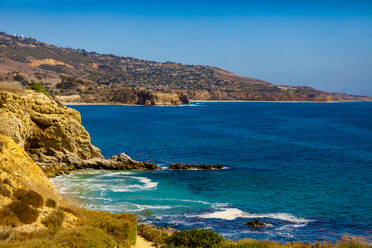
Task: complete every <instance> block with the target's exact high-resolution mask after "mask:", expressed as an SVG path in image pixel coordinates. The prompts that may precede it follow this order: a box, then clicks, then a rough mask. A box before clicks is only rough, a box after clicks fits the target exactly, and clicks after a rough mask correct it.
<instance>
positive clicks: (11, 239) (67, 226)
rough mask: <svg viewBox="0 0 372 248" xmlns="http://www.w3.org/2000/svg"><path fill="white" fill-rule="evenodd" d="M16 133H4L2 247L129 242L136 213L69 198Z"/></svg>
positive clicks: (0, 155) (0, 142)
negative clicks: (89, 206)
mask: <svg viewBox="0 0 372 248" xmlns="http://www.w3.org/2000/svg"><path fill="white" fill-rule="evenodd" d="M66 202H68V201H64V200H63V199H62V198H61V197H60V196H59V195H58V194H57V193H56V190H55V188H54V187H53V185H52V184H51V183H50V182H49V180H48V178H47V177H46V176H45V174H44V173H43V171H42V170H41V168H40V167H39V166H38V165H37V164H36V163H35V162H34V161H33V160H32V159H31V158H30V157H29V156H28V154H27V153H26V152H25V151H24V150H23V149H22V147H21V146H19V145H18V144H16V143H15V142H14V141H13V140H12V138H10V137H7V136H5V135H0V247H9V248H10V247H48V248H51V247H86V248H88V247H92V244H94V247H128V248H129V247H130V246H131V245H133V244H134V242H135V235H136V216H135V215H132V214H125V213H122V214H111V213H108V212H96V211H91V210H87V209H82V208H79V207H74V206H71V205H69V204H68V203H66Z"/></svg>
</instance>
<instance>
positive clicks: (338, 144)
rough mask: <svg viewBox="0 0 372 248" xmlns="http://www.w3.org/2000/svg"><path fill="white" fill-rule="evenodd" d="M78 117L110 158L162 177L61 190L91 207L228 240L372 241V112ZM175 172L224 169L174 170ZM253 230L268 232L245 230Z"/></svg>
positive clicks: (308, 107) (224, 110) (212, 108)
mask: <svg viewBox="0 0 372 248" xmlns="http://www.w3.org/2000/svg"><path fill="white" fill-rule="evenodd" d="M72 107H73V108H75V109H77V110H78V111H80V112H81V115H82V122H83V125H84V126H85V127H86V129H87V130H88V131H89V133H90V135H91V138H92V142H93V144H94V145H96V146H97V147H99V148H100V149H101V150H102V153H103V155H104V156H105V157H107V158H108V157H110V156H112V155H115V154H118V153H121V152H126V153H127V154H128V155H130V156H131V157H132V158H133V159H136V160H141V161H149V162H153V163H155V164H157V165H159V166H162V167H164V168H163V169H162V170H159V171H154V172H133V171H94V170H83V171H78V172H76V173H73V174H71V175H68V176H63V177H57V178H55V179H52V181H53V182H54V183H55V185H56V186H57V187H58V189H59V190H60V191H61V192H62V193H64V194H70V195H74V196H76V197H78V198H79V199H81V201H82V203H83V204H85V205H86V206H87V207H89V208H92V209H101V210H107V211H111V212H122V211H125V212H133V213H136V214H138V215H139V216H140V221H142V222H146V223H153V224H155V225H158V226H164V227H167V226H172V227H175V228H178V229H185V228H191V227H201V228H213V229H214V230H215V231H217V232H218V233H220V234H222V235H223V236H224V237H226V238H229V239H241V238H255V239H269V240H274V241H280V242H285V241H324V240H331V241H334V240H337V239H339V238H340V237H341V236H342V235H344V234H345V233H348V234H351V235H359V236H363V237H365V238H366V239H367V240H369V241H372V103H365V102H353V103H242V102H240V103H218V102H216V103H195V104H191V105H188V106H178V107H174V106H173V107H143V106H72ZM171 163H194V164H223V165H224V166H225V167H226V168H225V169H223V170H211V171H198V170H192V171H171V170H167V169H166V167H167V166H168V165H169V164H171ZM255 219H258V220H261V221H263V222H265V223H266V224H267V226H266V227H264V228H262V229H256V230H255V229H251V228H249V227H247V226H246V225H245V223H246V222H247V221H249V220H255Z"/></svg>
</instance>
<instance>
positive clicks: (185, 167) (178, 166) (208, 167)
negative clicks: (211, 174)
mask: <svg viewBox="0 0 372 248" xmlns="http://www.w3.org/2000/svg"><path fill="white" fill-rule="evenodd" d="M222 168H223V165H220V164H211V165H205V164H171V165H170V166H169V169H170V170H192V169H197V170H215V169H222Z"/></svg>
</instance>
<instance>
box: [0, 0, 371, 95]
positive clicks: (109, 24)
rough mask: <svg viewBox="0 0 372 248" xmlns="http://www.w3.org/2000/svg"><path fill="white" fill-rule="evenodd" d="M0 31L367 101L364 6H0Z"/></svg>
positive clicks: (26, 2)
mask: <svg viewBox="0 0 372 248" xmlns="http://www.w3.org/2000/svg"><path fill="white" fill-rule="evenodd" d="M0 31H4V32H7V33H10V34H14V33H16V34H24V35H25V36H28V37H33V38H36V39H38V40H40V41H43V42H47V43H52V44H55V45H59V46H65V47H66V46H68V47H73V48H84V49H86V50H88V51H96V52H101V53H112V54H115V55H121V56H131V57H136V58H141V59H149V60H155V61H162V62H164V61H175V62H180V63H184V64H203V65H213V66H218V67H221V68H224V69H227V70H230V71H232V72H234V73H237V74H240V75H244V76H249V77H255V78H259V79H263V80H266V81H269V82H272V83H277V84H288V85H308V86H312V87H315V88H317V89H321V90H327V91H332V92H346V93H352V94H362V95H370V96H372V1H368V0H365V1H358V0H354V1H342V0H339V1H327V0H324V1H301V0H298V1H290V0H287V1H284V0H283V1H281V0H277V1H265V0H262V1H236V0H230V1H218V0H217V1H202V0H200V1H194V0H189V1H176V0H174V1H169V0H164V1H162V0H159V1H113V0H106V1H94V0H90V1H83V0H80V1H78V0H75V1H72V0H66V1H63V0H62V1H50V0H49V1H48V0H45V1H42V0H0Z"/></svg>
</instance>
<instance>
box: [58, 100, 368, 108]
mask: <svg viewBox="0 0 372 248" xmlns="http://www.w3.org/2000/svg"><path fill="white" fill-rule="evenodd" d="M198 102H200V103H208V102H211V103H240V102H246V103H350V102H372V101H368V100H345V101H327V102H324V101H254V100H190V103H189V104H192V103H198ZM61 104H63V105H65V106H84V105H87V106H146V105H140V104H129V103H119V102H71V103H70V102H61ZM184 105H188V104H179V105H173V104H167V105H151V106H148V107H164V106H165V107H174V106H175V107H176V106H184Z"/></svg>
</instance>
